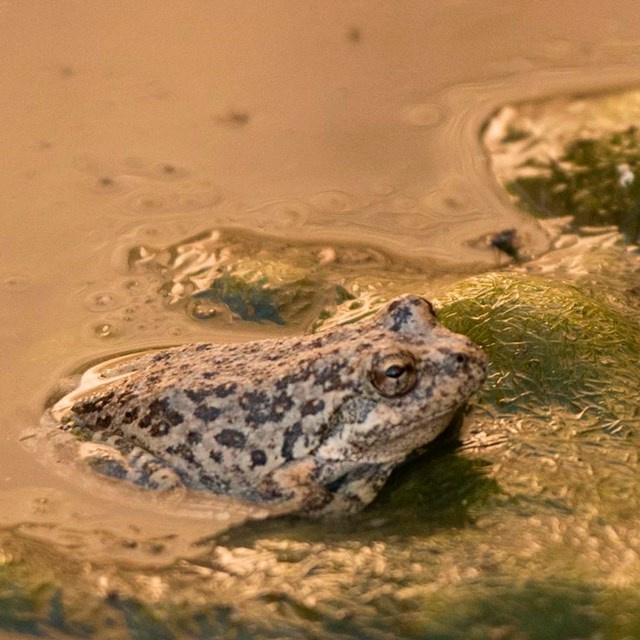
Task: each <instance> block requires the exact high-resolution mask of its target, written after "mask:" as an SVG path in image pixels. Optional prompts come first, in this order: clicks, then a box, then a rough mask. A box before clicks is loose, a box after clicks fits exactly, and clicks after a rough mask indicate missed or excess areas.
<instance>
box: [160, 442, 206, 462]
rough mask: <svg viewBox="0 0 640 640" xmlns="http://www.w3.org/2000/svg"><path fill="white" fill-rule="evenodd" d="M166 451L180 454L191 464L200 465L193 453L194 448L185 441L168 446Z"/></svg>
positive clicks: (171, 453)
mask: <svg viewBox="0 0 640 640" xmlns="http://www.w3.org/2000/svg"><path fill="white" fill-rule="evenodd" d="M165 451H166V452H167V453H168V454H170V455H177V456H179V457H180V458H181V459H182V460H186V461H187V462H189V463H190V464H194V465H196V466H198V467H199V466H200V465H199V464H198V462H197V460H196V459H195V457H194V455H193V450H192V449H191V448H190V447H188V446H187V445H186V444H184V443H182V444H178V445H175V446H171V447H167V448H166V449H165Z"/></svg>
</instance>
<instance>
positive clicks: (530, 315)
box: [439, 273, 640, 417]
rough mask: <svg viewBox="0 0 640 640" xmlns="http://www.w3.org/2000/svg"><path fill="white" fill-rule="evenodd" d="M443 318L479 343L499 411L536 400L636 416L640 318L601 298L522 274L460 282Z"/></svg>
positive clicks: (488, 398) (490, 397) (446, 300)
mask: <svg viewBox="0 0 640 640" xmlns="http://www.w3.org/2000/svg"><path fill="white" fill-rule="evenodd" d="M441 304H442V308H441V309H440V311H439V317H440V319H441V321H442V322H443V323H444V324H445V325H447V326H448V327H449V328H451V329H452V330H454V331H458V332H460V333H464V334H466V335H468V336H469V337H470V338H471V339H472V340H474V341H475V342H477V343H478V344H479V345H480V346H482V347H483V348H484V349H485V351H486V352H487V354H488V355H489V359H490V361H491V365H490V374H489V384H488V385H487V389H486V392H485V393H484V395H483V398H484V401H485V402H488V403H490V404H491V405H492V406H493V407H495V408H496V409H499V410H500V411H502V412H504V411H511V412H516V413H518V412H522V410H523V408H525V407H531V406H533V405H537V406H538V407H544V406H548V405H551V404H558V405H563V406H565V407H567V408H570V409H572V410H574V411H576V412H580V411H582V410H583V409H585V408H588V409H589V410H590V411H596V412H599V413H609V414H610V415H614V416H617V417H624V416H625V415H631V414H633V408H632V407H631V406H626V407H625V405H628V404H629V403H628V402H627V399H628V390H629V389H632V388H635V385H636V384H637V365H636V358H637V354H638V353H640V323H639V322H638V318H637V315H636V314H635V313H633V312H630V313H629V314H624V313H622V311H620V310H619V309H617V308H615V307H613V306H611V305H610V304H608V302H607V301H606V299H605V298H604V296H603V295H597V294H594V292H593V291H592V290H589V289H583V288H581V287H579V286H576V285H574V284H570V283H565V282H559V281H554V280H550V279H543V278H538V277H533V276H529V275H523V274H519V273H490V274H485V275H482V276H478V277H476V278H471V279H469V280H465V281H463V282H461V283H459V284H458V285H457V286H456V287H454V288H453V289H451V290H450V291H449V292H448V294H447V295H446V296H445V297H443V298H442V299H441Z"/></svg>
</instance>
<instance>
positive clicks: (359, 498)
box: [52, 295, 487, 515]
mask: <svg viewBox="0 0 640 640" xmlns="http://www.w3.org/2000/svg"><path fill="white" fill-rule="evenodd" d="M486 367H487V362H486V358H485V356H484V354H483V353H482V352H481V351H480V350H479V349H478V348H477V347H476V346H475V345H474V344H473V343H472V342H471V341H470V340H469V339H468V338H466V337H464V336H461V335H458V334H455V333H452V332H451V331H449V330H447V329H445V328H444V327H443V326H442V325H440V324H439V323H438V322H437V320H436V316H435V313H434V310H433V307H432V306H431V304H430V303H429V302H428V301H426V300H425V299H423V298H421V297H418V296H415V295H407V296H403V297H400V298H397V299H395V300H393V301H392V302H391V303H390V304H389V305H388V306H387V307H386V308H384V309H383V310H382V311H381V312H379V313H378V314H377V315H375V316H371V317H369V318H367V319H365V320H364V321H361V322H359V323H356V324H352V325H347V326H343V327H339V328H337V329H334V330H332V331H330V332H327V333H324V334H313V335H308V336H302V337H295V338H287V339H271V340H264V341H256V342H248V343H244V344H231V345H219V344H209V343H199V344H187V345H184V346H178V347H174V348H169V349H163V350H159V351H155V352H148V353H146V354H143V355H136V356H134V357H129V358H127V359H125V360H124V361H117V362H115V363H113V362H112V363H111V364H110V365H109V366H108V367H107V368H108V369H109V376H110V377H109V378H104V370H105V368H104V365H102V368H101V370H100V375H101V376H102V377H103V380H102V381H101V384H100V385H98V386H95V385H94V388H93V390H90V391H89V392H87V391H86V389H83V388H82V387H83V386H86V385H81V387H80V388H79V389H78V390H76V391H74V392H72V393H71V394H69V395H67V396H65V397H64V398H63V399H62V400H61V401H59V402H58V403H57V404H56V405H55V406H54V407H53V409H52V414H53V416H54V418H55V419H56V421H57V422H58V424H59V425H60V426H61V427H62V428H63V429H66V430H70V431H72V432H73V433H74V434H75V435H76V436H77V437H78V438H80V439H82V440H87V441H91V442H94V443H95V442H98V443H102V444H103V445H108V446H104V447H102V448H101V453H100V454H98V455H96V454H95V453H94V454H92V455H91V456H88V457H87V461H88V462H89V463H90V465H91V466H92V467H93V468H94V469H95V470H96V471H99V472H101V473H103V474H106V475H109V476H114V477H117V478H126V479H129V480H132V481H133V482H135V483H137V484H139V485H143V486H145V487H148V488H160V489H169V488H173V487H177V486H185V485H186V486H187V487H190V488H193V489H199V490H205V491H210V492H213V493H216V494H225V495H228V496H232V497H237V498H242V499H245V500H249V501H252V502H254V503H257V504H261V505H280V507H284V510H285V511H297V512H300V513H303V514H307V515H318V514H322V513H326V512H337V511H356V510H358V509H360V508H362V507H363V506H364V505H366V504H368V503H369V502H371V501H372V500H373V498H374V497H375V496H376V494H377V493H378V491H379V490H380V488H381V487H382V485H383V484H384V482H385V481H386V479H387V478H388V476H389V474H390V473H391V471H392V469H393V468H394V467H395V466H397V465H398V464H399V463H401V462H402V461H403V460H404V459H405V458H406V456H407V455H408V454H409V453H411V452H412V451H414V450H415V449H417V448H419V447H422V446H423V445H426V444H427V443H429V442H430V441H432V440H433V439H434V438H436V437H437V436H438V435H439V434H440V433H441V432H442V431H443V430H444V429H445V428H446V426H447V425H448V424H449V422H450V421H451V419H452V417H453V415H454V413H455V412H456V410H457V409H458V408H459V407H460V406H461V405H463V404H464V403H465V402H466V401H467V400H468V398H469V397H470V396H471V395H472V394H473V393H474V392H475V391H476V390H477V389H478V388H479V387H480V386H481V384H482V383H483V381H484V379H485V374H486ZM86 376H88V377H89V378H91V377H92V376H93V378H94V379H95V378H96V371H95V370H93V371H92V370H89V372H88V373H87V374H85V377H86Z"/></svg>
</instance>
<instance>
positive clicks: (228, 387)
mask: <svg viewBox="0 0 640 640" xmlns="http://www.w3.org/2000/svg"><path fill="white" fill-rule="evenodd" d="M237 388H238V385H237V384H236V383H235V382H225V383H223V384H219V385H218V386H217V387H214V388H213V391H212V394H213V395H214V396H216V397H217V398H226V397H227V396H230V395H231V394H232V393H235V392H236V389H237Z"/></svg>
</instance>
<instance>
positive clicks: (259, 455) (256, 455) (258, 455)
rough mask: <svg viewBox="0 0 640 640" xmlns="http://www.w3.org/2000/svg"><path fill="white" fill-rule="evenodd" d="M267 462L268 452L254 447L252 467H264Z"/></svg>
mask: <svg viewBox="0 0 640 640" xmlns="http://www.w3.org/2000/svg"><path fill="white" fill-rule="evenodd" d="M265 464H267V454H266V453H265V452H264V451H263V450H262V449H254V450H253V451H252V452H251V468H252V469H255V467H263V466H264V465H265Z"/></svg>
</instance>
